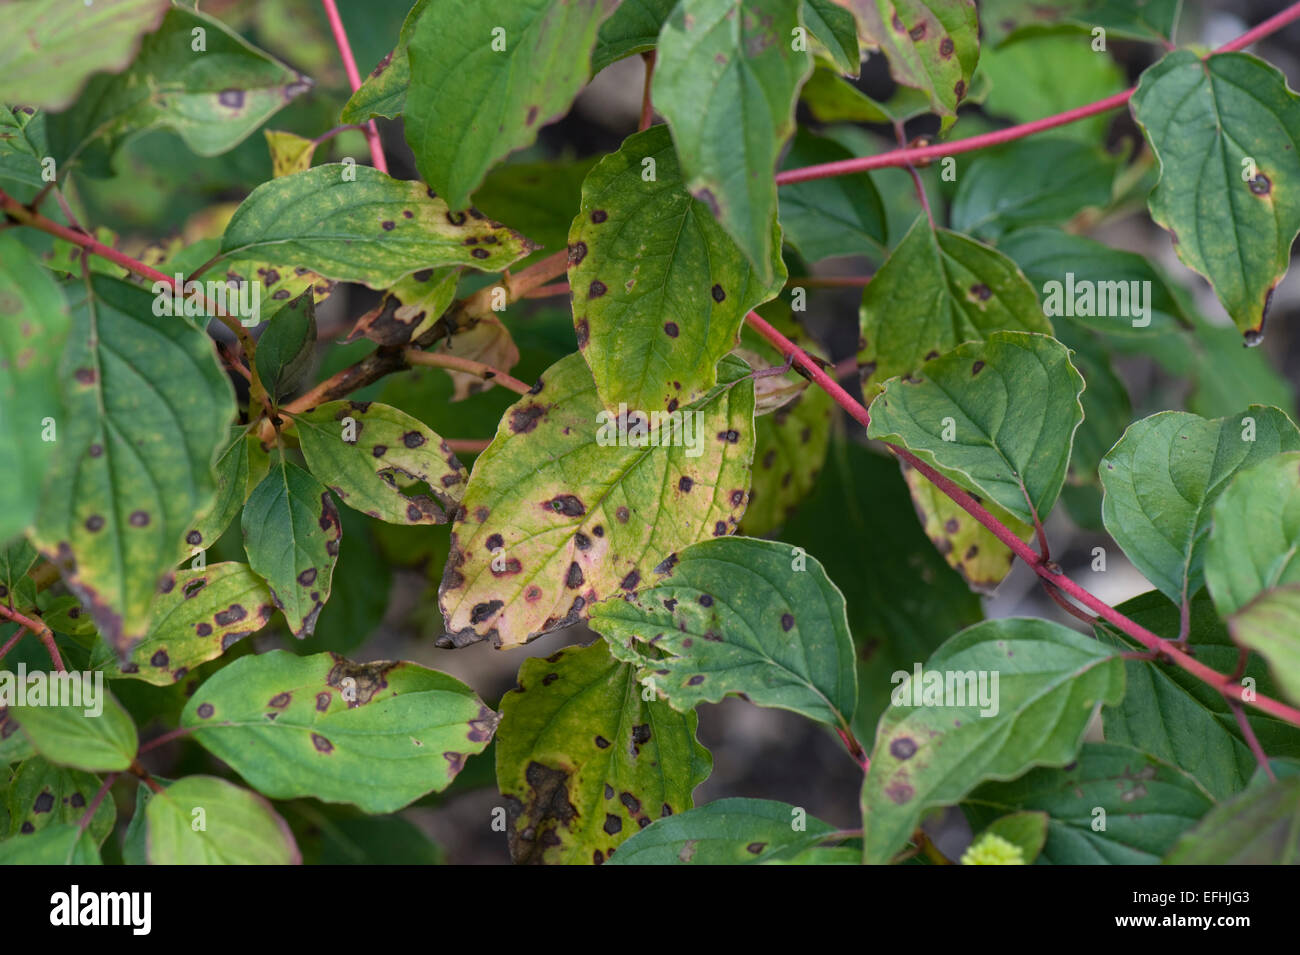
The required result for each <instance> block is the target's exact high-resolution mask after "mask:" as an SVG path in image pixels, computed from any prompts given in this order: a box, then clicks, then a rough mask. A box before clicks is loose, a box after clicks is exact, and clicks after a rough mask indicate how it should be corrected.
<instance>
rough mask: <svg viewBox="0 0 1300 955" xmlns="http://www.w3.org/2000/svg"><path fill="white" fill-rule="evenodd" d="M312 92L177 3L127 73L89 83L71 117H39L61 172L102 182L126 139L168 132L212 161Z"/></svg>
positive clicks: (269, 59) (275, 63)
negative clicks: (82, 173)
mask: <svg viewBox="0 0 1300 955" xmlns="http://www.w3.org/2000/svg"><path fill="white" fill-rule="evenodd" d="M196 30H197V31H199V32H198V33H197V34H196V33H195V32H194V31H196ZM200 37H201V40H200ZM196 47H197V48H196ZM310 88H311V81H310V80H309V79H307V78H306V77H304V76H302V75H301V74H300V73H298V72H296V71H295V70H292V69H290V68H289V67H288V66H285V65H284V64H283V63H281V62H280V61H279V60H276V59H275V58H273V57H271V56H270V55H269V54H267V53H264V52H263V51H262V50H259V49H257V47H255V46H253V45H252V44H250V43H249V42H248V41H246V40H245V39H243V37H241V36H240V35H239V34H238V33H235V32H234V31H233V30H231V29H230V28H229V27H227V26H225V25H224V24H223V23H222V22H221V21H220V20H217V19H216V18H215V17H211V16H209V15H207V14H206V13H199V12H198V11H197V10H191V9H186V8H185V7H180V6H174V7H172V8H171V9H170V10H169V11H168V12H167V15H166V16H165V17H164V18H163V22H162V26H161V27H160V28H159V29H158V30H157V31H156V32H154V33H150V34H149V35H148V36H146V37H145V38H144V41H143V42H142V43H141V44H140V53H139V55H137V56H136V58H135V60H134V61H133V62H132V63H131V66H130V67H129V68H128V69H127V70H126V71H125V72H124V73H120V74H118V75H100V76H95V77H93V78H91V80H90V82H89V83H87V84H86V88H85V89H84V90H83V91H82V93H81V95H80V96H78V97H77V99H76V101H75V102H74V103H73V104H72V106H71V107H70V108H69V109H68V110H66V111H64V112H61V113H57V114H52V115H49V116H47V117H46V129H47V132H48V134H49V142H50V150H51V153H52V155H53V156H54V157H55V158H56V159H57V160H58V161H59V166H60V168H62V167H63V166H65V165H67V164H69V163H71V162H74V161H76V162H78V163H80V164H82V165H84V166H86V167H87V168H88V169H89V170H90V171H91V172H92V173H94V174H97V175H105V176H106V175H109V172H110V170H109V166H108V161H109V159H110V158H111V157H112V154H113V153H114V152H115V151H116V149H117V147H118V146H119V145H121V143H122V142H123V141H124V140H125V139H126V138H127V137H128V136H130V135H132V134H134V133H137V132H140V131H141V130H145V129H155V128H157V127H166V128H168V129H171V130H174V131H175V132H176V133H177V134H179V135H180V137H181V139H182V140H184V142H185V145H186V146H188V147H189V148H190V149H192V150H193V151H194V152H196V153H198V154H199V155H200V156H216V155H218V154H220V153H224V152H226V151H228V150H230V149H233V148H234V147H235V146H237V145H239V144H240V143H241V142H243V141H244V139H245V137H247V136H248V135H249V134H250V133H252V132H253V131H254V130H255V129H257V128H258V127H259V126H261V125H262V123H264V122H265V121H266V120H267V119H269V118H270V117H271V116H273V115H274V114H275V113H277V112H279V111H280V110H281V109H282V108H283V107H284V106H285V105H286V104H287V103H289V102H291V101H292V100H293V99H295V98H296V97H297V96H299V95H301V94H302V93H305V92H306V91H307V90H308V89H310ZM60 178H62V177H60Z"/></svg>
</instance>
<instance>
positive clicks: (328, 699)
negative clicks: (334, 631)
mask: <svg viewBox="0 0 1300 955" xmlns="http://www.w3.org/2000/svg"><path fill="white" fill-rule="evenodd" d="M496 724H497V715H496V714H495V713H493V712H492V711H491V710H490V709H488V708H487V707H486V706H484V705H483V702H482V701H481V700H480V699H479V698H478V697H477V696H475V695H474V693H473V691H471V690H470V689H469V687H467V686H465V684H463V683H461V682H460V681H459V680H456V679H454V678H452V677H450V676H447V674H445V673H439V672H438V671H436V670H429V669H426V668H425V667H422V666H419V665H417V664H414V663H394V662H390V661H377V662H374V663H353V662H352V661H351V660H345V659H344V658H343V657H340V656H338V655H337V654H334V653H317V654H313V655H312V656H305V657H300V656H295V655H294V654H292V653H288V652H287V651H284V650H273V651H271V652H270V653H262V654H258V655H253V656H245V657H240V658H239V659H238V660H235V661H234V662H233V663H231V664H229V665H228V666H226V667H223V668H222V669H221V670H218V671H217V672H216V673H215V674H213V675H212V676H211V677H210V678H209V679H208V680H207V682H205V683H204V684H203V685H202V686H200V687H199V688H198V690H197V691H195V693H194V696H193V697H192V698H191V699H190V701H189V703H188V704H187V705H186V707H185V711H184V712H183V713H182V714H181V725H182V726H187V727H190V728H191V729H193V730H194V738H195V739H197V740H198V741H199V743H201V744H202V745H203V746H204V747H205V748H207V749H208V750H209V751H210V752H211V753H212V754H213V755H215V756H217V757H218V758H219V759H222V760H224V761H225V762H227V763H229V764H230V765H231V766H232V767H233V768H234V769H235V771H236V772H238V773H239V774H240V775H241V776H243V777H244V779H245V780H246V781H247V782H248V784H249V785H250V786H252V787H253V788H255V789H256V790H257V791H258V792H260V793H262V794H263V795H265V796H269V797H271V798H272V799H294V798H297V797H300V796H312V797H315V798H316V799H319V800H321V801H322V802H346V803H352V804H353V805H356V806H358V807H360V808H361V810H362V811H364V812H367V813H372V814H375V813H389V812H396V811H397V810H398V809H401V808H402V807H403V806H405V805H407V804H408V803H410V802H412V801H414V800H416V799H418V798H419V797H421V796H423V795H424V794H425V793H428V792H433V791H435V790H437V791H441V790H443V789H445V788H446V787H447V786H448V785H450V783H451V781H452V780H453V779H455V778H456V774H457V773H459V772H460V770H461V769H462V768H463V767H464V765H465V760H466V759H467V758H469V757H470V756H472V755H474V754H476V753H481V752H482V751H483V750H484V749H485V748H486V747H487V744H488V742H489V741H490V740H491V739H492V733H493V731H494V730H495V728H496Z"/></svg>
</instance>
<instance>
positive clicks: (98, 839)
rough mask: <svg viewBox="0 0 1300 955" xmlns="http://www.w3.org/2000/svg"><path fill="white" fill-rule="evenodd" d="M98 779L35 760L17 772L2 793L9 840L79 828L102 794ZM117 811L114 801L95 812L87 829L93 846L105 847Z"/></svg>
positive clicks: (27, 762) (105, 802)
mask: <svg viewBox="0 0 1300 955" xmlns="http://www.w3.org/2000/svg"><path fill="white" fill-rule="evenodd" d="M99 788H100V783H99V778H98V777H97V776H93V775H91V774H90V773H85V772H82V771H81V770H79V769H67V768H65V767H62V766H55V765H54V764H53V763H51V762H49V761H47V760H44V759H42V758H41V757H39V756H35V757H33V758H31V759H29V760H26V761H24V762H23V763H22V764H21V765H20V766H19V767H18V768H17V770H15V771H14V774H13V778H11V779H10V780H9V786H8V789H6V790H3V791H0V792H3V795H4V799H5V805H6V806H7V808H8V810H9V832H8V835H9V836H11V837H12V836H18V835H30V834H31V833H33V832H39V831H40V830H42V829H44V828H46V827H48V826H57V825H60V824H68V825H74V826H75V825H78V824H79V823H80V822H81V820H82V819H83V818H84V817H85V815H86V812H87V811H88V810H89V807H90V804H91V803H92V802H94V800H95V795H96V793H98V792H99ZM116 818H117V810H116V808H115V807H114V806H113V800H112V799H111V798H105V799H104V800H103V801H102V802H100V804H99V806H98V807H97V808H96V809H95V815H94V816H92V817H91V819H90V822H89V823H88V824H87V826H86V832H87V834H88V835H89V836H90V837H91V841H92V844H94V845H96V846H99V845H103V843H104V840H105V839H107V838H108V834H109V833H110V832H112V831H113V823H114V821H115V820H116Z"/></svg>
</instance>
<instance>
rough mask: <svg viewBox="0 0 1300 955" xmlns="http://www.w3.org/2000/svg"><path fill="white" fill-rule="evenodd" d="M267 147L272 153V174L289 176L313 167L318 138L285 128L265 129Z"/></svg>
mask: <svg viewBox="0 0 1300 955" xmlns="http://www.w3.org/2000/svg"><path fill="white" fill-rule="evenodd" d="M262 135H263V136H265V137H266V149H267V152H269V153H270V154H271V175H272V176H273V177H275V178H279V177H280V176H289V175H292V174H293V173H295V172H302V171H303V170H305V169H310V168H311V161H312V157H313V156H314V155H315V154H316V146H317V145H319V144H318V143H317V142H316V140H314V139H308V138H307V137H306V136H299V135H298V134H297V133H290V132H287V131H285V130H283V129H264V130H262Z"/></svg>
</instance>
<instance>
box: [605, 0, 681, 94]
mask: <svg viewBox="0 0 1300 955" xmlns="http://www.w3.org/2000/svg"><path fill="white" fill-rule="evenodd" d="M675 6H677V0H623V2H622V3H620V4H619V5H618V9H616V10H615V11H614V12H613V13H611V14H610V15H609V19H608V20H606V21H605V22H604V23H602V24H601V25H600V31H599V32H598V33H597V34H596V49H595V50H593V51H592V54H591V73H592V75H593V76H594V75H595V74H597V73H599V72H600V71H601V70H603V69H604V68H605V67H607V66H609V64H611V63H613V62H614V61H615V60H621V59H623V57H625V56H631V55H632V54H634V53H644V52H646V51H647V50H653V49H654V48H655V44H656V43H657V42H659V30H660V29H661V28H662V27H663V25H664V21H665V20H667V19H668V14H670V13H672V12H673V7H675Z"/></svg>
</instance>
